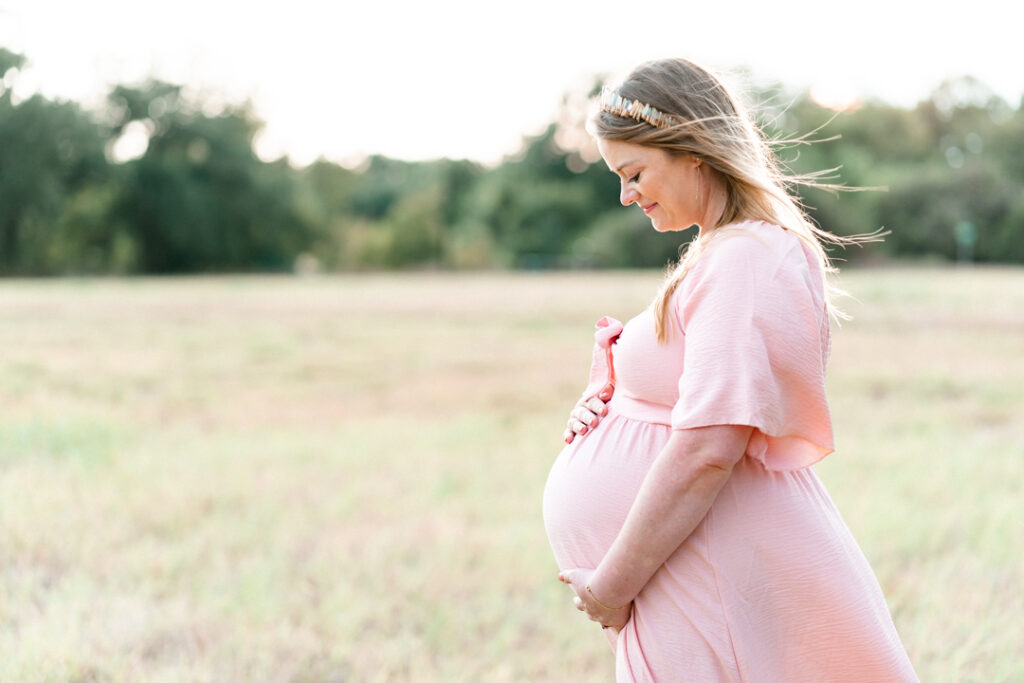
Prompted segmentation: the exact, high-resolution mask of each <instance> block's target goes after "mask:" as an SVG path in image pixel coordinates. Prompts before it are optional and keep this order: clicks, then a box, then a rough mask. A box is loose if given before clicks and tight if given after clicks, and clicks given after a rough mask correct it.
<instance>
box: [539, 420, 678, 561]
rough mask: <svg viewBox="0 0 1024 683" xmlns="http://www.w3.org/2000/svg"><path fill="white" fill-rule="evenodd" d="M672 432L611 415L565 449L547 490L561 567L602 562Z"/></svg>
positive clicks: (547, 520)
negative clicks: (655, 459) (652, 464)
mask: <svg viewBox="0 0 1024 683" xmlns="http://www.w3.org/2000/svg"><path fill="white" fill-rule="evenodd" d="M669 432H670V429H669V428H668V427H667V426H665V425H658V424H651V423H648V422H643V421H640V420H633V419H629V418H624V417H622V416H620V415H614V414H612V415H609V416H608V417H606V418H605V419H604V420H603V421H602V423H601V424H600V425H598V428H597V429H596V430H595V431H594V432H592V433H590V434H588V435H587V436H586V437H585V438H583V439H580V438H579V437H577V438H576V440H575V441H574V442H573V443H572V444H570V445H568V446H566V447H565V448H564V449H563V450H562V453H561V454H560V455H559V456H558V459H557V460H556V461H555V464H554V465H553V466H552V468H551V472H550V474H549V475H548V481H547V485H546V486H545V487H544V526H545V528H546V529H547V533H548V540H549V541H550V543H551V548H552V550H553V551H554V554H555V560H556V561H557V562H558V566H559V568H560V569H569V568H572V567H596V566H597V564H598V563H599V562H600V561H601V558H603V557H604V555H605V553H606V552H607V551H608V548H609V547H610V546H611V544H612V542H613V541H614V540H615V536H616V535H617V534H618V533H619V529H621V528H622V524H623V522H624V521H625V519H626V515H627V514H628V513H629V508H630V506H632V504H633V501H634V500H635V499H636V495H637V492H638V491H639V490H640V485H641V483H642V482H643V479H644V476H645V475H646V474H647V470H648V469H650V466H651V463H652V462H653V461H654V458H655V457H656V456H657V454H658V453H659V452H660V451H661V449H662V447H663V446H664V445H665V442H666V441H668V437H669Z"/></svg>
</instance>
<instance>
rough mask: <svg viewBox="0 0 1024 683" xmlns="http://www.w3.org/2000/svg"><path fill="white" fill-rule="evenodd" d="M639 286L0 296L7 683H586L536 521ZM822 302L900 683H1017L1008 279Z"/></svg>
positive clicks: (381, 285) (1016, 455)
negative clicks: (601, 346) (602, 335)
mask: <svg viewBox="0 0 1024 683" xmlns="http://www.w3.org/2000/svg"><path fill="white" fill-rule="evenodd" d="M657 280H658V274H657V273H649V272H642V273H611V274H607V273H605V274H599V273H575V274H543V275H533V274H484V275H439V274H415V275H401V276H383V275H368V276H358V277H356V276H352V277H323V278H310V279H299V278H209V279H182V280H174V279H171V280H159V279H152V280H130V281H120V280H82V281H76V280H56V281H5V282H0V681H3V682H5V683H6V682H8V681H18V682H21V681H28V682H32V681H81V682H85V681H143V680H144V681H211V682H212V681H217V682H221V681H294V682H303V681H308V682H312V681H333V682H343V681H344V682H349V681H360V682H361V681H416V682H421V681H427V682H430V681H486V682H490V681H496V682H501V681H610V680H611V679H612V678H613V676H612V656H611V653H610V652H609V650H608V648H607V645H606V644H605V643H604V639H603V637H602V636H601V633H600V629H597V628H596V627H595V626H593V625H592V624H591V623H589V622H587V621H586V620H585V619H584V618H582V617H580V616H579V615H578V613H576V611H575V610H574V609H573V608H572V605H571V603H570V600H569V594H568V593H567V589H566V588H565V587H564V586H562V585H561V584H559V583H558V582H557V581H556V580H555V574H556V567H555V565H554V562H553V560H552V558H551V556H550V552H549V549H548V545H547V540H546V538H545V535H544V530H543V525H542V522H541V517H540V497H541V492H542V489H543V486H544V481H545V477H546V474H547V470H548V468H549V467H550V464H551V462H552V460H553V459H554V457H555V456H556V455H557V453H558V451H559V449H560V434H561V431H562V426H563V424H564V420H565V416H566V412H567V410H568V408H569V407H570V405H571V404H572V403H573V401H574V399H575V397H576V395H577V393H578V392H579V391H580V389H581V388H582V385H583V382H584V378H585V374H586V369H587V363H588V361H589V350H590V344H591V329H592V324H593V322H594V320H596V319H597V318H598V317H600V316H601V315H603V314H609V315H614V316H616V317H619V318H622V319H627V318H629V317H630V316H631V315H633V314H634V313H636V312H637V311H639V309H640V308H642V307H643V306H644V305H646V303H647V302H648V300H649V298H650V297H651V295H652V293H653V291H654V289H655V287H656V284H657ZM844 284H845V286H846V287H847V288H848V289H850V290H851V291H852V293H853V294H854V295H855V296H856V297H857V300H848V301H847V302H846V305H845V308H846V309H847V310H848V311H849V312H850V313H851V314H853V315H854V316H855V319H854V320H853V321H852V322H849V323H846V324H845V325H844V326H843V328H842V329H841V330H839V331H838V332H837V334H836V336H835V342H834V347H833V354H832V364H831V378H830V387H829V390H830V396H831V399H832V408H833V413H834V416H835V422H836V428H837V443H838V449H839V450H838V453H837V454H835V455H834V456H832V457H830V458H829V459H827V460H826V461H825V462H824V463H823V464H822V465H821V466H819V472H820V473H821V475H822V477H823V478H824V479H825V480H826V483H827V485H828V486H829V489H830V491H831V493H832V495H833V497H834V498H835V499H836V502H837V504H838V506H839V508H840V510H841V511H843V513H844V515H845V516H846V519H847V521H848V523H849V524H850V526H851V527H852V528H853V531H854V533H855V535H856V536H857V538H858V539H859V541H860V543H861V545H862V547H863V548H864V551H865V553H866V554H867V555H868V557H869V559H870V560H871V562H872V564H873V566H874V568H875V570H876V572H877V574H878V576H879V579H880V581H881V583H882V585H883V588H884V589H885V592H886V596H887V598H888V599H889V602H890V606H891V608H892V611H893V614H894V618H895V620H896V624H897V627H898V629H899V631H900V633H901V635H902V637H903V639H904V642H905V644H906V646H907V648H908V650H909V652H910V655H911V658H912V659H913V661H914V663H915V666H916V667H917V669H918V673H919V675H920V676H921V678H922V680H924V681H979V682H981V681H984V682H985V683H991V682H995V681H1020V680H1024V651H1022V649H1021V642H1022V641H1024V597H1022V596H1024V586H1022V584H1024V548H1022V545H1021V539H1022V538H1024V510H1022V500H1024V490H1022V489H1024V270H1013V269H980V268H979V269H959V270H938V269H894V270H871V271H851V273H850V274H848V275H847V276H845V277H844Z"/></svg>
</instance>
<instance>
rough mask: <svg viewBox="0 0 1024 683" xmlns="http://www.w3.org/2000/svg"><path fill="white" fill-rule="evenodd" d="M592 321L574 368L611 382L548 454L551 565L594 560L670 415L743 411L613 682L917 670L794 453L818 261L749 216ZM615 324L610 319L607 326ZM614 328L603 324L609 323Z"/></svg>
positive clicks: (910, 675)
mask: <svg viewBox="0 0 1024 683" xmlns="http://www.w3.org/2000/svg"><path fill="white" fill-rule="evenodd" d="M672 311H673V313H672V328H673V329H672V330H671V332H670V335H671V336H670V340H669V342H668V343H667V344H659V343H658V342H657V340H656V338H655V332H654V320H653V317H652V314H651V311H650V310H647V311H644V312H643V313H641V314H640V315H638V316H636V317H635V318H633V319H632V320H630V321H629V322H628V323H626V325H625V326H624V327H622V326H621V324H619V323H617V322H616V321H614V320H610V319H607V318H606V319H603V320H602V321H601V322H600V323H599V327H600V329H599V330H598V334H597V338H598V344H597V345H595V354H594V363H593V367H592V369H591V383H590V386H588V388H587V391H586V392H585V394H584V395H593V394H596V393H597V391H598V390H599V389H600V387H601V386H602V385H603V383H604V382H605V380H606V378H607V374H608V367H607V363H606V361H605V360H604V358H605V353H604V350H603V348H602V347H605V346H608V345H609V344H610V343H612V342H613V341H614V346H613V347H612V350H613V354H614V367H615V374H616V380H617V385H616V390H615V395H614V396H613V398H612V400H611V402H610V404H609V412H608V415H607V416H606V417H605V418H603V420H602V422H601V423H600V424H599V425H598V427H597V428H596V429H595V430H593V431H592V432H590V433H589V434H587V435H585V436H584V437H579V436H577V437H576V439H575V441H574V442H573V443H572V444H570V445H568V446H566V447H565V449H564V450H563V451H562V453H561V454H560V455H559V457H558V459H557V461H556V462H555V464H554V466H553V467H552V469H551V472H550V475H549V477H548V481H547V485H546V487H545V490H544V522H545V526H546V528H547V532H548V537H549V539H550V542H551V545H552V548H553V550H554V554H555V559H556V560H557V562H558V566H559V568H562V569H570V568H575V567H585V568H594V567H597V565H598V563H599V562H600V561H601V559H602V558H603V557H604V555H605V553H606V552H607V550H608V548H609V547H610V546H611V544H612V542H613V541H614V540H615V537H616V535H617V534H618V532H619V529H620V528H621V527H622V524H623V522H624V520H625V518H626V514H627V513H628V512H629V509H630V506H631V505H632V503H633V500H634V499H635V497H636V495H637V492H638V490H639V488H640V484H641V482H642V481H643V479H644V476H645V475H646V474H647V471H648V469H649V468H650V466H651V464H652V462H653V461H654V459H655V457H656V456H657V455H658V453H659V452H660V451H661V449H662V447H663V446H664V445H665V443H666V441H667V440H668V438H669V434H670V432H671V430H672V429H687V428H693V427H702V426H709V425H719V424H738V425H750V426H753V427H754V428H755V430H754V433H753V436H752V437H751V439H750V442H749V444H748V446H747V450H746V453H745V455H744V456H743V457H742V458H741V460H740V462H739V463H738V464H737V465H736V467H735V469H734V470H733V473H732V475H731V477H730V479H729V481H728V482H727V484H726V485H725V487H724V488H723V489H722V491H721V492H720V493H719V495H718V497H717V498H716V500H715V502H714V504H713V505H712V506H711V508H710V510H709V511H708V513H707V515H706V516H705V518H704V519H703V521H702V522H701V523H700V524H699V525H698V526H697V528H696V529H695V530H694V531H693V533H692V534H691V535H690V536H689V538H687V539H686V541H684V542H683V544H682V545H681V546H680V547H679V548H678V549H677V550H676V551H675V552H674V553H673V554H672V556H671V557H669V559H668V561H667V562H665V564H664V565H662V567H661V568H660V569H659V570H658V571H657V572H656V573H655V574H654V576H653V577H652V578H651V580H650V581H649V582H648V583H647V585H646V586H645V587H644V589H643V590H642V591H641V592H640V594H639V595H638V596H637V597H636V600H635V602H634V606H633V612H632V616H631V618H630V620H629V622H628V623H627V624H626V627H625V628H624V629H623V630H622V631H621V632H619V634H618V635H617V636H614V635H612V633H613V632H612V631H610V630H609V631H605V633H606V634H607V635H608V637H609V639H610V640H611V641H612V646H613V648H614V650H615V653H616V667H615V668H616V680H617V681H620V682H622V681H657V682H659V683H666V682H670V681H694V682H696V683H709V682H715V681H749V682H755V683H762V682H772V683H774V682H778V683H800V682H807V683H824V682H826V681H849V682H850V683H866V682H880V681H885V682H890V681H916V680H917V678H916V676H915V674H914V670H913V668H912V666H911V664H910V661H909V659H908V658H907V655H906V652H905V651H904V649H903V646H902V644H901V643H900V640H899V637H898V636H897V634H896V629H895V627H894V626H893V622H892V619H891V617H890V615H889V611H888V608H887V607H886V604H885V600H884V598H883V596H882V591H881V589H880V587H879V585H878V582H877V580H876V579H875V576H874V574H873V573H872V571H871V568H870V566H869V565H868V563H867V560H866V559H865V558H864V555H863V554H862V553H861V551H860V548H859V547H858V546H857V543H856V541H855V540H854V539H853V536H852V535H851V534H850V531H849V529H848V528H847V526H846V524H845V523H844V522H843V520H842V518H841V517H840V515H839V512H838V511H837V510H836V508H835V507H834V505H833V503H832V501H831V499H830V498H829V496H828V493H827V492H826V491H825V488H824V487H823V485H822V483H821V481H820V480H819V479H818V477H817V475H816V474H815V473H814V470H813V469H812V468H811V465H812V464H813V463H815V462H817V461H818V460H820V459H821V458H823V457H825V456H826V455H828V454H829V453H831V452H832V427H831V419H830V416H829V410H828V404H827V402H826V398H825V364H826V361H827V357H828V347H829V328H828V317H827V314H826V311H825V301H824V294H823V287H822V283H821V277H820V271H819V268H818V265H817V261H816V259H815V258H814V256H813V255H812V253H811V252H810V250H809V249H808V248H807V247H806V246H805V245H804V244H803V243H802V242H801V241H800V240H799V239H798V238H797V237H796V236H795V235H794V234H793V233H791V232H789V231H787V230H784V229H782V228H780V227H777V226H774V225H770V224H767V223H755V222H748V223H742V224H739V225H738V226H735V227H731V228H729V229H727V230H724V231H723V232H722V233H721V234H720V236H718V237H716V238H715V239H714V240H713V241H712V243H711V244H710V245H709V246H708V248H707V251H706V252H705V254H704V255H703V257H702V258H701V259H700V260H699V261H698V262H697V264H696V266H695V267H694V268H693V270H692V271H691V272H690V273H689V274H688V275H687V277H686V278H685V280H684V281H683V283H682V284H681V285H680V287H679V288H678V289H677V290H676V292H675V293H674V295H673V298H672ZM620 329H621V334H618V333H619V330H620ZM616 336H617V340H616V339H615V338H616Z"/></svg>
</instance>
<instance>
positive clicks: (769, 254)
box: [694, 221, 801, 277]
mask: <svg viewBox="0 0 1024 683" xmlns="http://www.w3.org/2000/svg"><path fill="white" fill-rule="evenodd" d="M800 252H801V248H800V239H799V238H798V237H797V236H796V235H794V234H793V233H792V232H791V231H789V230H786V229H785V228H782V227H779V226H778V225H774V224H772V223H765V222H763V221H746V222H743V223H735V224H732V225H727V226H723V227H721V228H719V229H718V230H716V231H715V234H714V235H712V236H711V238H710V239H708V241H707V243H706V245H705V246H704V249H703V253H701V255H700V259H699V260H698V261H697V263H695V264H694V275H698V276H699V275H701V274H705V275H710V274H712V273H715V274H724V273H731V274H733V275H734V276H735V275H740V274H742V275H754V276H757V277H771V276H772V275H773V274H774V273H775V272H776V271H778V269H779V267H780V266H782V264H783V263H785V262H786V261H788V260H789V259H791V258H792V256H793V255H794V254H799V253H800Z"/></svg>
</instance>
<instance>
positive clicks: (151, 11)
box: [0, 0, 1024, 164]
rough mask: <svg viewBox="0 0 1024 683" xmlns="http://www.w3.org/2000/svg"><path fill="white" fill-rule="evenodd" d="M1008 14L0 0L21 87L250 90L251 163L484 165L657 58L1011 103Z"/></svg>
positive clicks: (534, 1)
mask: <svg viewBox="0 0 1024 683" xmlns="http://www.w3.org/2000/svg"><path fill="white" fill-rule="evenodd" d="M1022 15H1024V10H1021V9H1020V8H1018V7H1017V6H1016V3H1012V2H1006V1H1005V0H972V1H971V2H959V3H943V2H942V1H941V0H932V2H930V3H923V2H919V1H918V0H909V1H906V0H859V1H858V2H846V3H838V2H829V1H828V0H797V1H794V2H785V0H779V1H778V2H765V1H764V0H758V1H756V2H753V1H751V0H734V1H733V2H728V1H725V2H709V1H705V2H704V3H701V4H699V5H697V4H696V3H692V2H685V1H684V0H637V1H635V2H623V1H621V0H620V1H619V2H607V1H605V0H596V1H593V2H576V1H574V2H558V1H557V0H517V1H516V2H507V3H491V2H486V1H485V0H475V1H474V0H432V1H431V0H427V1H424V0H359V1H358V2H354V1H351V0H336V1H335V2H325V1H324V0H289V1H288V2H274V3H270V2H262V1H261V0H248V1H240V0H177V1H176V2H174V3H171V4H167V3H150V2H145V1H143V0H86V1H83V0H0V46H2V47H7V48H8V49H11V50H14V51H15V52H21V53H23V54H25V55H26V56H27V57H28V59H29V60H30V64H29V66H28V68H27V69H25V70H24V72H23V73H22V74H20V75H19V77H18V80H17V82H16V83H15V94H16V95H17V96H26V95H28V94H30V93H33V92H41V93H43V94H45V95H47V96H49V97H57V98H65V99H72V100H75V101H78V102H81V103H83V104H86V105H90V104H94V103H97V102H98V101H99V100H100V99H101V98H102V97H103V95H104V94H105V93H106V92H107V90H108V88H109V87H110V86H111V85H113V84H116V83H135V82H138V81H141V80H142V79H144V78H146V77H148V76H156V77H159V78H163V79H164V80H168V81H171V82H174V83H182V84H185V85H188V86H190V87H192V88H194V89H196V90H199V91H202V92H205V93H207V94H210V95H213V96H215V97H217V98H224V99H227V100H229V101H241V100H244V99H250V100H252V102H253V103H254V105H255V109H256V111H257V113H258V114H259V116H260V117H261V118H263V119H264V120H265V121H266V128H265V131H264V133H263V135H262V136H261V138H260V140H259V142H258V150H259V152H260V154H261V156H263V157H264V158H274V157H276V156H279V155H281V154H285V153H286V154H288V155H289V156H290V158H291V159H292V160H293V161H295V162H296V163H299V164H305V163H309V162H310V161H313V160H314V159H316V158H317V157H319V156H324V157H326V158H329V159H332V160H335V161H341V162H354V161H356V160H358V159H359V158H360V157H361V156H364V155H366V154H370V153H380V154H386V155H388V156H392V157H397V158H404V159H427V158H437V157H442V156H448V157H452V158H471V159H476V160H479V161H484V162H497V161H499V160H500V159H501V157H502V156H503V155H505V154H511V153H513V152H514V151H515V150H516V149H517V148H518V146H519V142H520V140H521V137H522V136H523V135H525V134H532V133H536V132H538V131H539V130H541V129H543V127H544V126H545V125H546V124H547V123H549V122H550V121H552V120H554V118H555V114H556V112H557V110H558V107H559V104H560V102H561V98H562V95H563V94H564V93H565V92H567V91H569V90H575V91H579V90H581V89H583V88H585V87H586V86H587V85H589V83H590V81H591V80H592V78H593V76H595V75H597V74H600V73H613V74H620V75H621V74H624V73H625V72H626V71H628V70H629V68H630V67H632V66H633V65H635V64H637V63H639V62H641V61H644V60H647V59H652V58H657V57H665V56H684V57H688V58H691V59H694V60H696V61H699V62H702V63H704V64H707V65H709V66H712V67H714V68H716V69H737V68H748V69H750V70H751V71H752V72H753V74H754V75H755V76H756V77H758V78H762V79H765V80H772V81H781V82H784V83H787V84H789V85H791V86H793V87H815V88H816V89H817V92H820V93H822V95H823V96H824V97H838V98H840V99H844V98H850V97H852V96H854V95H857V96H861V97H866V96H867V97H880V98H882V99H886V100H888V101H890V102H893V103H896V104H901V105H908V106H909V105H913V104H914V103H915V102H917V101H918V100H920V99H922V98H924V97H927V95H928V94H929V93H930V92H931V91H932V89H934V87H935V86H937V85H938V84H939V83H940V82H941V81H942V80H943V79H945V78H948V77H952V76H959V75H964V74H969V75H973V76H976V77H978V78H980V79H981V80H982V81H984V82H985V83H987V84H988V85H989V86H990V87H992V88H993V89H994V90H995V91H996V92H997V93H998V94H1000V95H1002V96H1003V97H1004V98H1006V99H1007V100H1008V101H1009V102H1010V103H1011V104H1013V105H1016V104H1017V103H1018V102H1019V100H1020V97H1021V95H1022V93H1024V69H1022V68H1021V53H1020V49H1019V42H1018V41H1019V35H1018V34H1019V27H1020V26H1021V22H1020V20H1021V18H1022Z"/></svg>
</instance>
